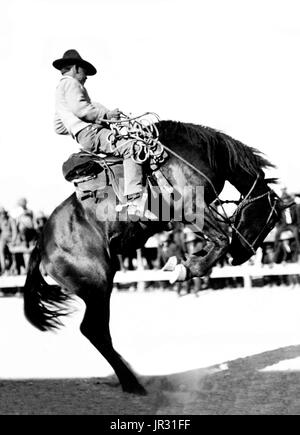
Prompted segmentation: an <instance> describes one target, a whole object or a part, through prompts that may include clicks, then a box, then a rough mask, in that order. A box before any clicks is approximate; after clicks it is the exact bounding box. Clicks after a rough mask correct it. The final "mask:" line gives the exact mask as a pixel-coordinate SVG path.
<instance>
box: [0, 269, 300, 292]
mask: <svg viewBox="0 0 300 435" xmlns="http://www.w3.org/2000/svg"><path fill="white" fill-rule="evenodd" d="M282 275H300V264H298V263H294V264H285V265H283V264H276V265H274V266H273V267H269V266H263V267H262V266H235V267H234V266H225V267H222V268H219V267H215V268H214V269H213V271H212V273H211V275H210V277H211V278H237V277H241V278H243V281H244V286H246V287H249V286H251V284H252V279H255V278H261V277H263V276H282ZM171 276H172V272H163V271H162V270H143V269H138V270H133V271H127V272H120V271H119V272H117V273H116V276H115V279H114V282H115V283H119V284H128V283H132V282H134V283H140V282H149V281H169V279H170V278H171ZM25 279H26V276H25V275H18V276H1V277H0V289H4V288H21V287H23V286H24V284H25ZM46 281H47V282H48V283H49V284H55V281H54V280H53V279H52V278H50V277H46Z"/></svg>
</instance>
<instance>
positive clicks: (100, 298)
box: [80, 287, 146, 395]
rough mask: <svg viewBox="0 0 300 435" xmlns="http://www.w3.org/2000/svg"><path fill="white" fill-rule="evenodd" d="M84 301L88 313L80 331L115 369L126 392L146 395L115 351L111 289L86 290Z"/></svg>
mask: <svg viewBox="0 0 300 435" xmlns="http://www.w3.org/2000/svg"><path fill="white" fill-rule="evenodd" d="M86 294H88V296H84V297H83V300H84V301H85V303H86V311H85V315H84V318H83V321H82V323H81V326H80V330H81V332H82V333H83V335H84V336H85V337H87V338H88V339H89V340H90V342H91V343H92V344H93V345H94V346H95V347H96V348H97V349H98V351H99V352H100V353H101V354H102V355H103V357H104V358H105V359H106V360H107V361H108V362H109V364H110V365H111V366H112V368H113V369H114V371H115V373H116V375H117V377H118V378H119V381H120V383H121V385H122V388H123V390H124V391H126V392H128V393H135V394H141V395H145V394H146V390H145V389H144V387H143V386H142V385H141V384H140V383H139V381H138V380H137V378H136V376H135V375H134V374H133V372H132V371H131V369H130V368H129V367H128V366H127V364H126V363H125V362H124V360H123V359H122V357H121V356H120V355H119V354H118V353H117V352H116V351H115V349H114V348H113V344H112V339H111V335H110V330H109V313H110V289H107V290H106V291H104V289H103V287H102V288H101V289H99V288H98V289H97V290H94V289H93V290H92V291H91V292H89V291H87V289H85V295H86Z"/></svg>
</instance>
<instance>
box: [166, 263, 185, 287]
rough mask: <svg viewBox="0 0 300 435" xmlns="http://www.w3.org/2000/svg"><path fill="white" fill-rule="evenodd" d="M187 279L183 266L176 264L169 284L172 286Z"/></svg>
mask: <svg viewBox="0 0 300 435" xmlns="http://www.w3.org/2000/svg"><path fill="white" fill-rule="evenodd" d="M186 278H187V268H186V267H185V266H184V265H183V264H177V266H175V269H174V273H173V274H172V277H171V278H170V280H169V282H170V284H174V283H175V282H176V281H185V280H186Z"/></svg>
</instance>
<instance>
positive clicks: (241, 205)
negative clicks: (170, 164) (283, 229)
mask: <svg viewBox="0 0 300 435" xmlns="http://www.w3.org/2000/svg"><path fill="white" fill-rule="evenodd" d="M146 115H152V116H154V118H156V120H159V117H158V116H157V115H156V114H155V113H150V112H147V113H144V114H143V115H140V116H136V117H129V116H128V115H126V114H124V113H122V116H123V118H122V119H120V120H118V121H116V120H110V121H109V120H103V121H104V122H106V123H108V124H110V128H111V129H112V131H113V132H114V133H116V131H114V129H115V128H116V126H117V125H118V124H120V125H121V126H122V124H123V123H125V124H127V125H128V124H129V126H130V128H131V130H130V132H131V135H132V137H130V138H129V140H130V141H132V138H133V139H137V140H140V137H139V136H138V137H135V135H136V133H137V132H140V131H143V130H145V129H146V138H147V137H149V139H147V140H146V142H147V143H148V145H151V146H153V145H154V146H157V145H160V147H161V148H160V150H162V151H163V150H166V151H167V152H169V153H170V154H172V155H173V156H174V157H176V158H178V159H179V160H181V161H182V162H183V163H184V164H186V165H187V166H188V167H190V168H191V169H192V170H193V171H195V172H197V173H198V174H199V175H201V176H202V177H203V178H205V179H206V181H207V182H208V183H209V184H210V186H211V188H212V190H213V192H214V194H215V196H216V202H218V204H219V205H220V206H221V208H222V212H223V214H222V213H220V212H219V211H218V210H216V209H215V207H213V206H212V205H211V204H210V205H208V207H209V208H210V209H211V210H212V211H213V213H214V214H218V215H219V217H220V219H219V221H221V222H222V223H225V224H227V225H228V226H229V227H230V228H231V229H232V231H233V232H234V233H235V234H236V235H237V236H238V237H239V238H240V239H241V240H242V241H243V242H244V244H245V245H246V246H247V248H248V249H249V250H250V251H251V252H252V254H255V253H256V250H255V248H254V246H255V244H256V243H257V241H258V239H259V238H260V236H261V235H262V234H263V232H264V231H265V230H266V228H267V226H268V224H269V222H270V220H271V218H272V216H273V214H274V213H276V215H277V217H279V214H278V211H277V210H276V206H277V203H278V201H280V199H279V197H278V196H277V195H276V193H275V192H273V191H272V190H271V189H269V190H268V191H267V192H265V193H263V194H261V195H258V196H255V197H253V198H250V195H251V193H252V192H253V190H254V189H255V186H256V184H257V182H258V180H259V178H260V176H259V174H257V176H256V179H255V181H254V183H253V185H252V186H251V188H250V190H249V192H248V193H247V195H246V196H245V197H244V198H243V197H242V196H241V198H240V200H239V201H238V206H237V208H236V210H235V211H234V213H233V215H232V216H230V217H228V216H227V213H226V211H225V209H224V207H223V203H225V202H228V201H221V200H220V198H219V195H218V192H217V190H216V188H215V186H214V184H213V182H212V181H211V180H210V178H209V177H207V176H206V175H205V174H204V173H203V172H202V171H200V170H199V169H198V168H196V167H195V166H194V165H193V164H192V163H190V162H188V161H187V160H186V159H184V158H183V157H182V156H180V155H179V154H177V153H176V152H174V151H173V150H172V149H170V148H169V147H167V146H166V145H165V144H162V143H161V142H160V141H159V140H158V136H159V135H158V130H157V128H156V127H155V125H154V124H153V123H151V122H150V123H148V122H147V124H148V125H147V124H145V122H142V121H143V119H141V118H143V117H144V116H146ZM144 121H145V120H144ZM153 129H154V133H155V134H154V135H153ZM117 132H118V133H119V134H120V132H119V131H118V130H117ZM143 133H145V131H143ZM121 136H122V135H121ZM153 136H154V139H153ZM126 139H128V138H127V137H126ZM144 139H145V138H144ZM152 142H153V143H152ZM140 163H142V161H141V162H140ZM272 194H273V195H275V198H274V202H273V203H272V197H271V196H272ZM265 196H267V197H268V201H269V205H270V213H269V215H268V218H267V220H266V223H265V225H264V227H263V228H262V230H261V231H260V232H259V234H258V236H257V237H256V238H255V240H254V241H253V242H252V243H251V242H249V241H248V240H247V239H246V238H245V237H244V236H243V234H241V232H240V231H239V230H238V229H237V227H236V225H235V224H234V221H235V220H236V217H237V215H238V214H240V213H241V211H242V210H244V209H245V208H246V207H248V206H249V205H250V204H252V203H254V202H256V201H258V200H260V199H262V198H264V197H265ZM234 202H235V201H234ZM217 220H218V219H217ZM199 230H200V232H202V231H201V229H200V228H199ZM220 230H222V229H221V228H220ZM222 232H223V230H222Z"/></svg>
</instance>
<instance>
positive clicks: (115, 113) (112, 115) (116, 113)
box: [106, 109, 121, 119]
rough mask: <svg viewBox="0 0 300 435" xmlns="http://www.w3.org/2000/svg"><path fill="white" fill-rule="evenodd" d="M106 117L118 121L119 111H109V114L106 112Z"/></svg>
mask: <svg viewBox="0 0 300 435" xmlns="http://www.w3.org/2000/svg"><path fill="white" fill-rule="evenodd" d="M106 117H107V119H120V117H121V111H120V109H114V110H110V111H109V112H107V114H106Z"/></svg>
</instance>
